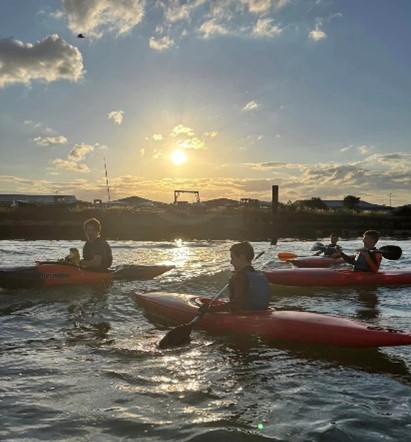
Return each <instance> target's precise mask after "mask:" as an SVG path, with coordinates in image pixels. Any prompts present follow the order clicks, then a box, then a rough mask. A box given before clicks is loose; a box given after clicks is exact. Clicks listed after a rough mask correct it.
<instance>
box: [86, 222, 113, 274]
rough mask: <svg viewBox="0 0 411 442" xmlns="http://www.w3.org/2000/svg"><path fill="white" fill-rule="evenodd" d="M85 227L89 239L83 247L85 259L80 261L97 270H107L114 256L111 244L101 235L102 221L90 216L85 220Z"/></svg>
mask: <svg viewBox="0 0 411 442" xmlns="http://www.w3.org/2000/svg"><path fill="white" fill-rule="evenodd" d="M83 229H84V233H85V234H86V237H87V241H86V243H85V244H84V247H83V259H82V260H81V261H80V265H81V266H83V267H88V268H90V269H92V270H95V271H97V272H104V271H107V269H108V268H109V267H110V266H111V264H112V262H113V256H112V253H111V248H110V246H109V244H108V243H107V241H106V240H105V239H103V238H102V237H101V236H100V234H101V224H100V221H99V220H98V219H96V218H90V219H88V220H86V221H84V224H83Z"/></svg>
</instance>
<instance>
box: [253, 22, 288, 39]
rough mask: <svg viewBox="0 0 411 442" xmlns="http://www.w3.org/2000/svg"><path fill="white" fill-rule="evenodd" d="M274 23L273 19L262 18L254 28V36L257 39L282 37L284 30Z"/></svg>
mask: <svg viewBox="0 0 411 442" xmlns="http://www.w3.org/2000/svg"><path fill="white" fill-rule="evenodd" d="M272 23H273V20H272V19H271V18H260V19H259V20H257V23H256V24H255V26H254V28H253V34H254V35H255V36H257V37H275V36H276V35H280V34H281V32H282V29H281V28H280V27H279V26H277V25H273V24H272Z"/></svg>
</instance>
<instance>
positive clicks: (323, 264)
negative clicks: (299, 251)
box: [287, 256, 345, 269]
mask: <svg viewBox="0 0 411 442" xmlns="http://www.w3.org/2000/svg"><path fill="white" fill-rule="evenodd" d="M287 262H289V263H291V264H292V265H293V266H294V267H299V268H315V269H319V268H327V267H332V266H336V265H340V264H344V263H345V261H344V260H343V259H342V258H337V259H334V258H329V257H326V256H309V257H304V258H303V257H300V258H293V259H287Z"/></svg>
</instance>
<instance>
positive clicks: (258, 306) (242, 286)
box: [200, 241, 271, 312]
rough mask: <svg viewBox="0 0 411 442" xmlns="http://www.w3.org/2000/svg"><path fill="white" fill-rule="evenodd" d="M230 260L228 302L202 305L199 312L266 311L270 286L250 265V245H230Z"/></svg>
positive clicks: (251, 254)
mask: <svg viewBox="0 0 411 442" xmlns="http://www.w3.org/2000/svg"><path fill="white" fill-rule="evenodd" d="M230 258H231V260H230V263H231V265H232V266H233V267H234V272H233V275H232V276H231V278H230V280H229V283H228V290H229V302H227V303H224V304H221V305H215V306H210V307H208V305H207V304H204V305H202V306H201V307H200V311H204V312H205V311H208V312H210V311H211V312H216V311H236V310H267V309H268V304H269V302H270V296H271V291H270V286H269V284H268V281H267V278H266V277H265V275H263V274H262V273H260V272H258V271H257V270H255V269H254V267H253V266H252V265H251V262H252V260H253V259H254V249H253V247H252V245H251V244H250V243H249V242H247V241H243V242H240V243H236V244H234V245H232V246H231V248H230Z"/></svg>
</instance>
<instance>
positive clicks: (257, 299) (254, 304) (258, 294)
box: [229, 268, 271, 310]
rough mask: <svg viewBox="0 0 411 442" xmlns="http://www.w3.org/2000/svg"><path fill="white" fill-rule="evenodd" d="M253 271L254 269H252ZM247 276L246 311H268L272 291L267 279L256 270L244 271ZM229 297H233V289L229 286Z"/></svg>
mask: <svg viewBox="0 0 411 442" xmlns="http://www.w3.org/2000/svg"><path fill="white" fill-rule="evenodd" d="M251 269H252V268H251ZM242 271H244V273H245V274H246V275H247V279H248V288H247V291H246V295H245V296H246V299H245V310H267V308H268V305H269V303H270V297H271V290H270V285H269V283H268V280H267V278H266V277H265V275H263V274H262V273H260V272H256V271H255V270H242ZM229 290H230V291H229V297H230V299H231V298H232V296H233V287H232V285H231V284H229Z"/></svg>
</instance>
